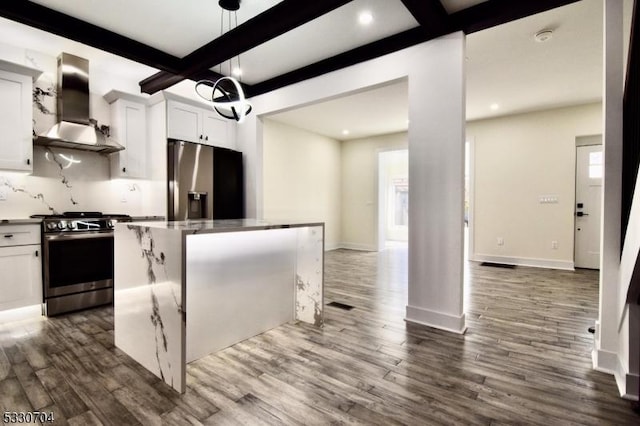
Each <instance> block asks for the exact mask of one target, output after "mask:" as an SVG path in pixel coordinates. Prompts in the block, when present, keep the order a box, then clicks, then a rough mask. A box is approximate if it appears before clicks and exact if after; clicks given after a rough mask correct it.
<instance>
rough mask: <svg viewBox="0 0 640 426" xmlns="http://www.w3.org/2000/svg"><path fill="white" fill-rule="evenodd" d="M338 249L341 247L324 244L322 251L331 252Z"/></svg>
mask: <svg viewBox="0 0 640 426" xmlns="http://www.w3.org/2000/svg"><path fill="white" fill-rule="evenodd" d="M339 248H342V245H340V244H335V243H334V244H326V243H325V245H324V251H331V250H337V249H339Z"/></svg>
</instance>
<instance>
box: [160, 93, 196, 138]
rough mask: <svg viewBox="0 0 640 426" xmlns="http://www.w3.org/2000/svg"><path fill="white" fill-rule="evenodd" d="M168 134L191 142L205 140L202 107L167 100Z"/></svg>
mask: <svg viewBox="0 0 640 426" xmlns="http://www.w3.org/2000/svg"><path fill="white" fill-rule="evenodd" d="M167 136H168V137H170V138H172V139H179V140H184V141H189V142H204V140H203V139H204V138H203V135H202V108H198V107H195V106H193V105H187V104H183V103H181V102H176V101H168V102H167Z"/></svg>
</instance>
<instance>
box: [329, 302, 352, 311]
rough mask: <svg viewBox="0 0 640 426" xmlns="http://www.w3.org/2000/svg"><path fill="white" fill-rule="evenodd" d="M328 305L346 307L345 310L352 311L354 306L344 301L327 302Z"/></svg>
mask: <svg viewBox="0 0 640 426" xmlns="http://www.w3.org/2000/svg"><path fill="white" fill-rule="evenodd" d="M327 306H333V307H334V308H339V309H344V310H345V311H350V310H352V309H353V306H351V305H345V304H344V303H340V302H330V303H327Z"/></svg>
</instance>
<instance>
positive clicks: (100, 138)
mask: <svg viewBox="0 0 640 426" xmlns="http://www.w3.org/2000/svg"><path fill="white" fill-rule="evenodd" d="M57 89H58V93H57V106H58V111H57V118H58V123H57V124H56V125H54V126H53V127H52V128H51V130H49V131H48V132H46V133H45V134H42V135H38V136H36V138H35V139H34V143H35V144H36V145H43V146H55V147H61V148H71V149H79V150H83V151H94V152H98V153H100V154H111V153H113V152H118V151H121V150H123V149H124V147H123V146H122V145H120V144H119V143H117V142H115V141H113V140H111V139H110V138H108V137H107V136H105V135H104V134H103V132H102V131H100V130H98V129H96V127H95V124H96V123H95V121H94V122H92V120H90V119H89V61H88V60H86V59H84V58H80V57H78V56H74V55H71V54H69V53H62V54H60V56H58V86H57Z"/></svg>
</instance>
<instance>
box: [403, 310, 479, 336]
mask: <svg viewBox="0 0 640 426" xmlns="http://www.w3.org/2000/svg"><path fill="white" fill-rule="evenodd" d="M404 320H405V321H406V322H410V323H413V324H420V325H425V326H427V327H433V328H437V329H440V330H445V331H450V332H452V333H457V334H464V333H465V332H466V331H467V325H466V316H465V314H462V315H460V316H456V315H449V314H445V313H443V312H437V311H432V310H429V309H424V308H418V307H416V306H410V305H407V314H406V317H405V319H404Z"/></svg>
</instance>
